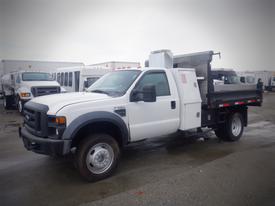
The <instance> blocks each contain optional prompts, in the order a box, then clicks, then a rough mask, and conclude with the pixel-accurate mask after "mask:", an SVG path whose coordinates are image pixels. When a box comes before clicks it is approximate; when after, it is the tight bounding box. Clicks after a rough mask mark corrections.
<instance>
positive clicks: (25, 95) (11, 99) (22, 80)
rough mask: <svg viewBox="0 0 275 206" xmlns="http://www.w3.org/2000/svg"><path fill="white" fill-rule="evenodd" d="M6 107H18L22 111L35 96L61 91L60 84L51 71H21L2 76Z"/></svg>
mask: <svg viewBox="0 0 275 206" xmlns="http://www.w3.org/2000/svg"><path fill="white" fill-rule="evenodd" d="M1 84H2V92H3V98H4V100H3V104H4V108H5V109H11V108H14V107H16V108H17V109H18V111H19V112H20V113H22V111H23V108H24V104H25V103H26V102H27V101H29V100H31V99H32V98H34V97H38V96H43V95H49V94H56V93H60V85H59V84H58V83H57V82H56V81H54V80H53V79H52V76H51V74H50V73H47V72H37V71H20V72H12V73H8V74H5V75H4V76H3V77H2V78H1Z"/></svg>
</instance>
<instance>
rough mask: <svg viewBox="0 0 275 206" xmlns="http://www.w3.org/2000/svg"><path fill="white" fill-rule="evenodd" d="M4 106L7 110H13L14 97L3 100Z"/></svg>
mask: <svg viewBox="0 0 275 206" xmlns="http://www.w3.org/2000/svg"><path fill="white" fill-rule="evenodd" d="M3 106H4V108H5V109H6V110H9V109H12V106H13V98H12V96H5V95H4V98H3Z"/></svg>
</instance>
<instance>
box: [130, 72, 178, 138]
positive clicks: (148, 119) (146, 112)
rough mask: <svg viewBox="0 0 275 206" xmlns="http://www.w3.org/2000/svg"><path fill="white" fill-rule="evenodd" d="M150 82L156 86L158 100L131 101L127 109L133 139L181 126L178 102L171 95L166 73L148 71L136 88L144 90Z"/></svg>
mask: <svg viewBox="0 0 275 206" xmlns="http://www.w3.org/2000/svg"><path fill="white" fill-rule="evenodd" d="M148 84H151V85H155V87H156V95H157V98H156V102H144V101H138V102H130V104H129V108H128V110H127V111H128V117H129V128H130V135H131V141H137V140H140V139H145V138H150V137H157V136H160V135H165V134H170V133H173V132H176V131H177V128H178V126H179V108H178V102H176V99H175V97H174V96H173V95H171V91H170V88H169V83H168V80H167V76H166V73H165V72H164V71H163V70H159V71H150V72H146V73H145V74H144V75H143V76H142V77H141V79H140V80H139V81H138V82H137V84H136V86H135V88H134V89H137V90H142V88H143V87H144V86H145V85H148Z"/></svg>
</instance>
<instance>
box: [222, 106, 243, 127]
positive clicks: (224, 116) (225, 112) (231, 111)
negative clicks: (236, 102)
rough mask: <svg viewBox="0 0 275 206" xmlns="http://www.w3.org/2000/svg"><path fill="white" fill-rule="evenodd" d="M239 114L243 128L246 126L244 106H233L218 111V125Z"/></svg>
mask: <svg viewBox="0 0 275 206" xmlns="http://www.w3.org/2000/svg"><path fill="white" fill-rule="evenodd" d="M236 112H238V113H240V114H241V115H242V117H243V120H244V126H245V127H246V126H247V107H246V106H235V107H232V108H225V109H224V110H219V111H218V114H219V115H218V123H224V122H225V121H226V120H227V119H228V117H229V116H230V115H232V114H234V113H236Z"/></svg>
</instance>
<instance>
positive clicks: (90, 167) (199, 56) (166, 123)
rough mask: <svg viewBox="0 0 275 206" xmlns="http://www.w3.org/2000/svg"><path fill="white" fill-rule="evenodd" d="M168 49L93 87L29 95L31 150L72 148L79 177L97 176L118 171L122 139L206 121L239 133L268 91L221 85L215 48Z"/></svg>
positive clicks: (222, 133)
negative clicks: (214, 74) (214, 71)
mask: <svg viewBox="0 0 275 206" xmlns="http://www.w3.org/2000/svg"><path fill="white" fill-rule="evenodd" d="M166 54H167V53H166V52H165V51H159V52H153V53H152V54H151V55H150V60H152V62H150V66H151V67H147V68H133V69H126V70H117V71H113V72H110V73H108V74H106V75H104V76H103V77H102V78H100V79H99V80H98V81H97V82H95V83H94V84H93V85H92V86H91V87H90V88H89V89H88V91H87V92H78V93H67V94H61V95H53V96H49V97H47V98H45V97H44V98H43V97H40V98H36V99H34V100H32V101H30V102H28V103H27V104H26V110H25V118H24V125H23V127H22V128H19V136H20V137H22V139H23V142H24V145H25V147H26V149H28V150H31V151H34V152H37V153H41V154H46V155H53V156H58V155H61V156H64V155H67V154H69V153H73V154H74V155H75V158H74V159H75V161H76V162H75V164H76V168H77V169H78V170H79V172H80V174H81V176H83V177H84V178H85V179H86V180H88V181H96V180H100V179H103V178H106V177H108V176H110V175H111V174H112V173H113V172H114V171H115V168H116V166H117V164H118V162H119V157H120V153H121V151H122V148H123V147H124V146H126V145H128V144H130V143H132V142H136V141H139V140H143V139H145V138H153V137H158V136H163V135H165V136H166V135H168V134H171V133H175V132H178V131H188V130H195V131H200V129H201V128H206V127H207V128H212V129H214V131H215V133H216V135H217V136H218V137H219V138H221V139H223V140H225V141H237V140H239V139H240V138H241V136H242V133H243V128H244V127H245V126H247V108H248V106H261V104H262V91H261V90H257V89H256V88H254V89H251V90H243V87H239V88H238V90H236V91H227V90H226V89H225V91H222V89H220V91H219V92H217V91H215V90H214V85H213V80H212V78H211V64H210V63H211V61H212V56H213V55H214V52H212V51H208V52H202V53H195V54H188V55H182V56H180V57H177V56H176V58H173V57H172V58H173V60H172V59H169V55H168V57H167V56H166ZM163 57H165V59H163ZM153 59H154V60H153ZM173 61H174V63H175V64H177V65H176V67H177V68H172V67H173V64H170V63H173ZM198 80H199V81H198ZM217 86H218V85H217ZM222 86H226V85H222ZM228 86H230V85H228ZM240 86H241V85H240ZM223 88H224V87H223ZM37 125H40V128H38V127H37Z"/></svg>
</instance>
